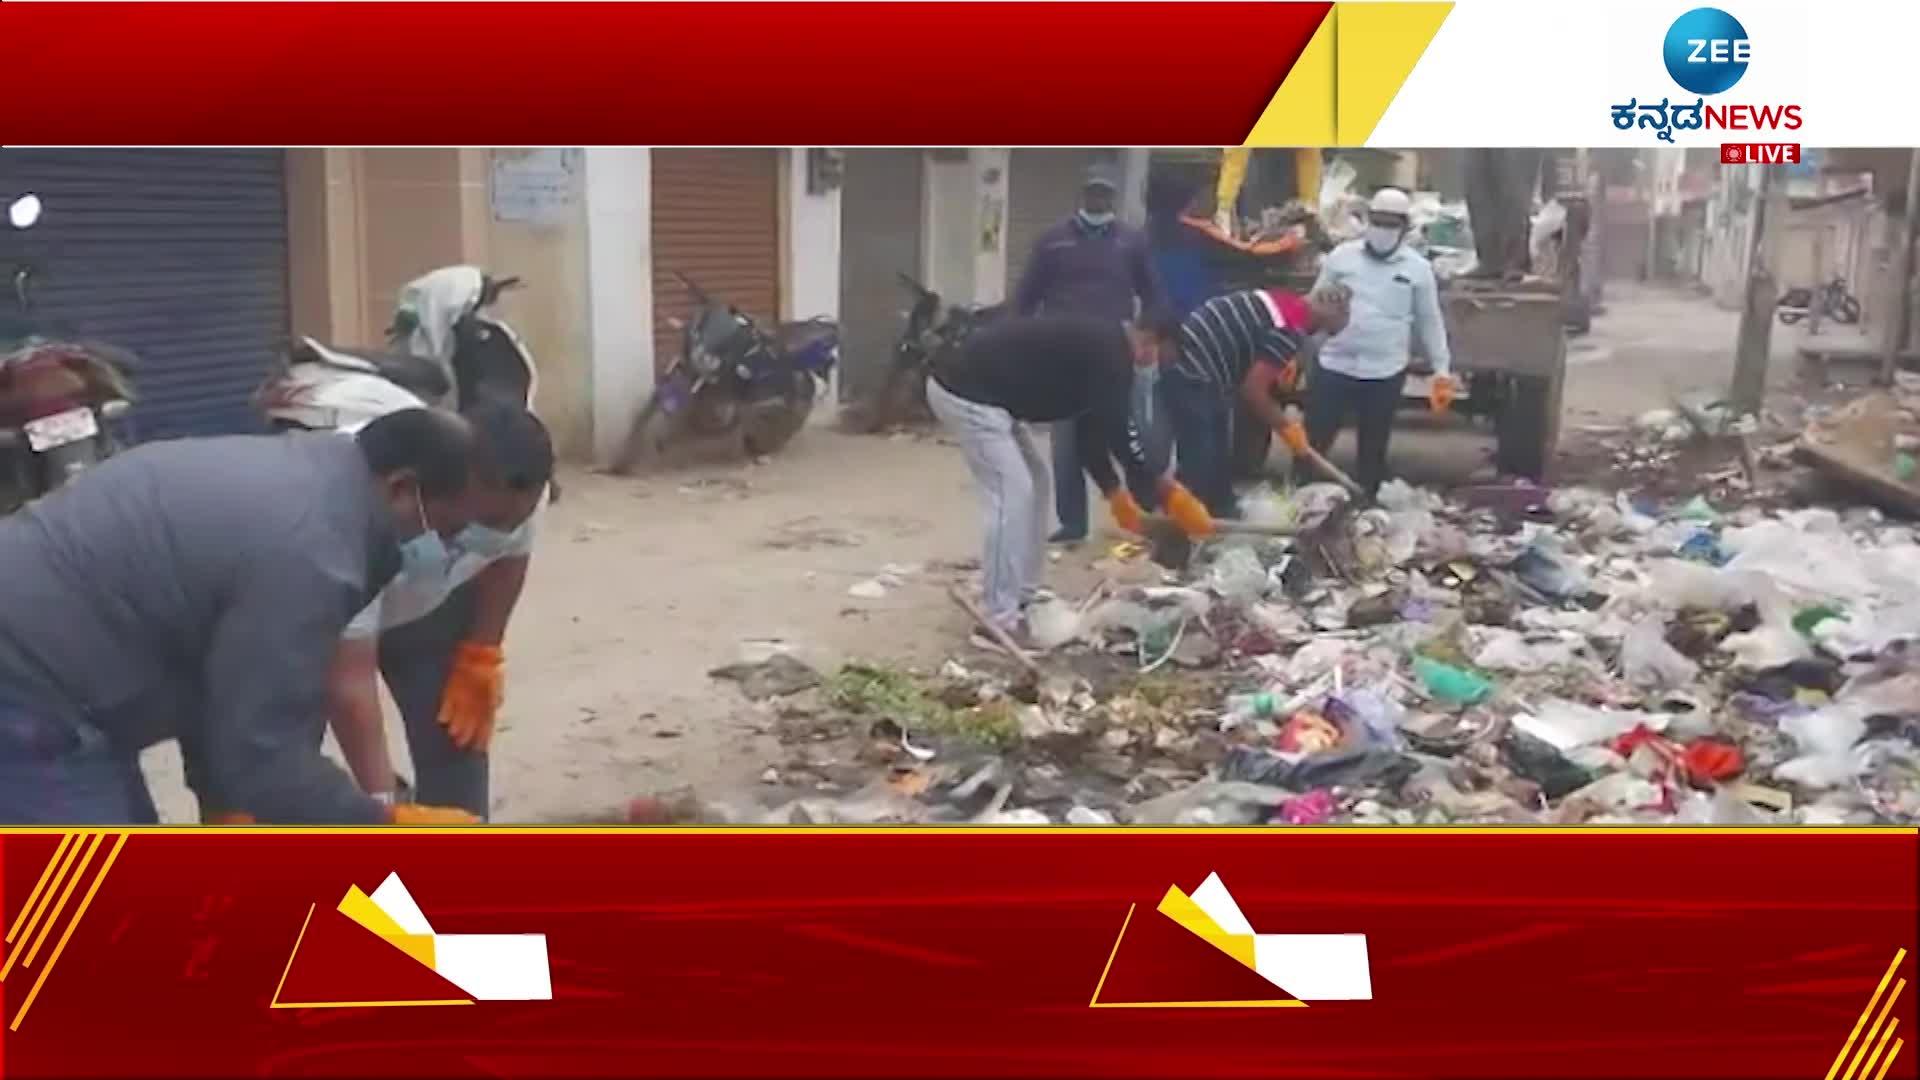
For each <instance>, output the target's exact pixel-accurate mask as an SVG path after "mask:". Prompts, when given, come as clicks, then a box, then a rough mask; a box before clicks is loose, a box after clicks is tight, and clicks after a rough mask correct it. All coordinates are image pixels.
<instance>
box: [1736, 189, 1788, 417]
mask: <svg viewBox="0 0 1920 1080" xmlns="http://www.w3.org/2000/svg"><path fill="white" fill-rule="evenodd" d="M1759 168H1760V185H1759V187H1758V188H1757V189H1756V190H1755V191H1754V193H1753V235H1752V236H1751V237H1750V238H1749V239H1748V243H1747V294H1746V306H1745V307H1744V308H1743V309H1742V310H1741V312H1740V337H1739V340H1738V341H1737V342H1736V343H1735V345H1734V350H1733V386H1732V387H1731V388H1730V389H1729V390H1728V392H1727V399H1728V404H1730V405H1731V406H1732V408H1733V412H1734V414H1735V415H1736V416H1749V415H1752V414H1755V413H1758V412H1759V411H1760V405H1761V403H1762V402H1763V401H1764V400H1765V399H1766V394H1767V356H1768V352H1769V351H1770V350H1771V349H1772V347H1773V305H1774V301H1775V300H1776V299H1777V296H1776V295H1775V283H1774V280H1773V269H1772V267H1769V266H1768V265H1767V253H1768V248H1767V245H1766V239H1767V228H1768V226H1769V225H1770V224H1771V223H1770V222H1769V221H1768V220H1767V218H1768V216H1769V214H1768V211H1769V210H1771V209H1772V207H1770V206H1769V205H1768V204H1769V203H1770V202H1772V201H1773V180H1774V173H1775V171H1776V170H1775V169H1773V168H1771V167H1768V166H1764V165H1763V166H1760V167H1759Z"/></svg>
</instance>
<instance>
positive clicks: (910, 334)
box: [865, 273, 1004, 432]
mask: <svg viewBox="0 0 1920 1080" xmlns="http://www.w3.org/2000/svg"><path fill="white" fill-rule="evenodd" d="M894 276H895V277H897V278H899V279H900V285H901V287H902V288H904V289H906V290H907V292H908V293H910V294H911V295H912V296H913V306H912V307H910V308H908V309H907V313H906V317H907V322H906V326H905V327H903V328H902V329H901V331H900V340H899V342H898V343H897V344H896V345H895V346H894V350H893V362H892V363H890V364H889V365H888V366H887V374H886V378H885V379H883V380H882V381H881V384H880V388H879V390H877V391H876V392H875V393H874V395H873V397H872V399H871V400H870V401H869V402H868V404H867V408H866V417H865V420H866V425H865V428H866V430H867V431H868V432H877V431H884V430H886V429H887V428H889V427H892V426H894V425H895V424H903V423H924V422H926V421H927V420H929V419H931V418H932V415H933V414H932V413H931V412H930V411H929V410H928V408H927V375H928V373H929V372H930V371H931V369H932V365H933V363H934V361H935V360H936V359H938V358H940V357H942V356H944V355H946V354H947V353H948V352H949V351H951V350H953V349H957V348H959V347H960V345H961V343H962V342H964V341H966V339H967V337H968V336H969V335H971V334H972V333H973V331H974V330H975V329H977V328H978V327H979V326H980V325H981V324H983V323H986V322H988V321H991V320H992V319H994V318H997V317H998V316H999V314H1000V312H1001V311H1002V310H1003V309H1004V305H1000V304H991V305H968V306H961V305H958V304H955V305H953V306H951V307H946V308H942V306H941V303H940V294H939V293H937V292H934V291H933V290H932V289H929V288H927V287H926V286H925V285H922V284H921V283H920V282H919V281H918V280H916V279H915V278H913V277H911V276H909V275H907V274H904V273H896V274H895V275H894Z"/></svg>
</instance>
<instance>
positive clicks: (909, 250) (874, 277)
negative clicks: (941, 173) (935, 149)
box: [840, 150, 925, 401]
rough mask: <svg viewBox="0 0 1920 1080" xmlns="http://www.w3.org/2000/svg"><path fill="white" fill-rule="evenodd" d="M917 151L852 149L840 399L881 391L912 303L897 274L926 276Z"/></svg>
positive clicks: (844, 231) (844, 203) (845, 193)
mask: <svg viewBox="0 0 1920 1080" xmlns="http://www.w3.org/2000/svg"><path fill="white" fill-rule="evenodd" d="M922 158H923V155H922V153H921V152H920V151H918V150H849V151H847V155H846V173H845V179H844V182H843V184H842V186H841V189H840V207H841V210H840V215H841V217H840V323H841V335H842V336H841V368H840V396H841V400H843V401H855V400H859V399H861V398H862V397H864V396H865V395H867V394H869V393H872V392H875V391H877V390H878V389H879V386H880V382H881V380H882V379H883V378H884V377H885V375H886V371H887V366H888V364H889V363H890V362H891V361H892V357H893V347H894V344H895V343H896V342H897V341H898V340H899V338H900V331H901V328H902V327H903V326H904V325H905V322H906V320H905V319H904V318H903V317H902V315H901V312H903V311H905V310H907V308H908V307H909V306H911V305H912V303H913V297H912V296H911V295H910V294H909V293H908V292H907V291H906V290H905V289H904V288H902V287H901V285H900V281H899V278H898V277H896V276H895V275H897V274H902V273H904V274H908V275H910V276H912V277H916V278H917V277H919V276H920V275H921V268H920V230H921V220H920V216H921V215H920V197H921V182H922V172H923V170H924V168H925V165H924V163H923V161H922Z"/></svg>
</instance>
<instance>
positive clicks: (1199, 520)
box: [1160, 483, 1213, 540]
mask: <svg viewBox="0 0 1920 1080" xmlns="http://www.w3.org/2000/svg"><path fill="white" fill-rule="evenodd" d="M1160 501H1161V502H1163V503H1165V504H1166V507H1167V516H1168V517H1170V518H1172V519H1173V522H1174V524H1176V525H1178V526H1180V531H1181V532H1183V533H1186V534H1187V535H1188V536H1189V537H1192V538H1194V539H1196V540H1197V539H1199V538H1201V537H1203V536H1212V535H1213V515H1212V514H1209V513H1207V507H1206V504H1205V503H1202V502H1201V501H1200V500H1199V499H1197V498H1195V497H1194V494H1193V492H1191V491H1188V490H1187V489H1186V485H1184V484H1180V483H1175V484H1173V485H1172V486H1170V487H1169V488H1167V493H1166V495H1165V496H1163V497H1162V498H1161V500H1160Z"/></svg>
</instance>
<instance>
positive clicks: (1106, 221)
mask: <svg viewBox="0 0 1920 1080" xmlns="http://www.w3.org/2000/svg"><path fill="white" fill-rule="evenodd" d="M1080 224H1082V225H1085V226H1086V227H1087V228H1089V229H1094V230H1099V229H1104V228H1106V227H1107V226H1109V225H1111V224H1113V211H1111V210H1101V211H1097V212H1096V211H1093V210H1082V211H1080Z"/></svg>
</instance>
